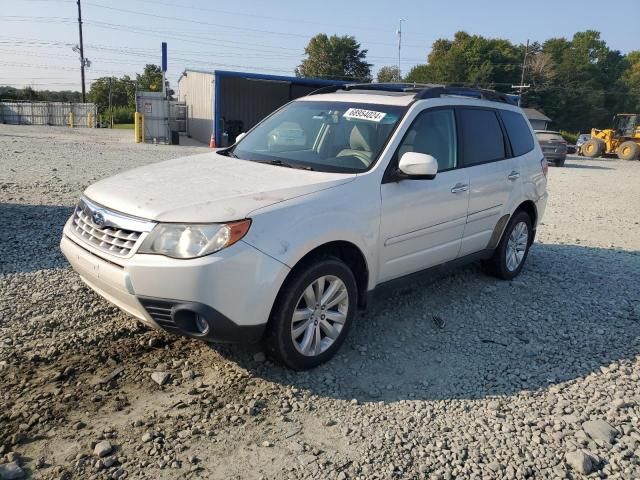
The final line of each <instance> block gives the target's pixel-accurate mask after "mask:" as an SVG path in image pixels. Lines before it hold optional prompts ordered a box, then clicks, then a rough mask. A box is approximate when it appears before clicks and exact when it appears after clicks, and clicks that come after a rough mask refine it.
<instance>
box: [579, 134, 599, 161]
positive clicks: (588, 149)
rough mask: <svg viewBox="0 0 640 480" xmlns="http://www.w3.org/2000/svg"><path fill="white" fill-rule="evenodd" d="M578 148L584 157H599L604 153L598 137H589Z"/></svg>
mask: <svg viewBox="0 0 640 480" xmlns="http://www.w3.org/2000/svg"><path fill="white" fill-rule="evenodd" d="M580 150H581V151H582V154H583V155H584V156H585V157H589V158H595V157H600V156H602V154H603V153H604V142H603V141H602V140H600V139H599V138H591V139H589V140H587V141H586V142H584V143H583V144H582V148H581V149H580Z"/></svg>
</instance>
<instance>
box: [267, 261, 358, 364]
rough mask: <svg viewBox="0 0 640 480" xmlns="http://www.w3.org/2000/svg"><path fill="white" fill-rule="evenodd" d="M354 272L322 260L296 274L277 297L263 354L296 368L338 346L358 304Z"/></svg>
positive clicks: (330, 353)
mask: <svg viewBox="0 0 640 480" xmlns="http://www.w3.org/2000/svg"><path fill="white" fill-rule="evenodd" d="M357 291H358V290H357V285H356V280H355V277H354V276H353V273H352V272H351V270H350V269H349V267H347V266H346V265H345V264H344V263H343V262H342V261H341V260H340V259H338V258H335V257H325V258H322V259H319V260H317V261H315V262H314V263H312V264H310V265H309V266H307V267H306V268H301V269H300V270H298V271H296V272H294V273H293V274H292V277H291V278H289V279H287V282H286V284H285V285H284V286H283V288H282V290H281V291H280V293H279V294H278V298H277V299H276V303H275V305H274V309H273V312H272V314H271V318H270V320H269V325H268V327H267V333H266V335H265V346H266V349H267V351H268V352H269V353H270V354H271V355H272V356H273V357H275V358H276V359H277V360H278V361H280V362H281V363H283V364H285V365H287V366H288V367H290V368H293V369H295V370H305V369H308V368H313V367H316V366H318V365H320V364H322V363H324V362H326V361H327V360H329V359H330V358H331V357H332V356H333V355H334V354H335V352H336V351H337V350H338V348H340V345H341V344H342V342H343V341H344V339H345V337H346V335H347V332H348V330H349V327H350V326H351V323H352V321H353V317H354V315H355V311H356V308H357V303H358V293H357Z"/></svg>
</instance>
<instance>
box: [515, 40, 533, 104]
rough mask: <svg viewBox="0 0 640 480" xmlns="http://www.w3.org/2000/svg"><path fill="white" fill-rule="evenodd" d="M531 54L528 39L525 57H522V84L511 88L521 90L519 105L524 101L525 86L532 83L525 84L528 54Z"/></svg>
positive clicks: (527, 86)
mask: <svg viewBox="0 0 640 480" xmlns="http://www.w3.org/2000/svg"><path fill="white" fill-rule="evenodd" d="M528 55H529V39H527V45H526V47H525V48H524V58H523V59H522V75H521V76H520V85H511V88H517V89H518V90H520V95H518V106H520V104H521V103H522V93H523V92H524V89H525V88H529V87H530V86H531V85H525V84H524V72H525V70H526V69H527V56H528Z"/></svg>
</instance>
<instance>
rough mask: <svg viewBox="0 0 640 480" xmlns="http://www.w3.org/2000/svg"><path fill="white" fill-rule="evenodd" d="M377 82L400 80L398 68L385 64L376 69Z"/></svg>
mask: <svg viewBox="0 0 640 480" xmlns="http://www.w3.org/2000/svg"><path fill="white" fill-rule="evenodd" d="M376 79H377V80H378V82H401V81H402V79H401V78H400V70H399V69H398V67H396V66H385V67H382V68H380V70H378V75H377V76H376Z"/></svg>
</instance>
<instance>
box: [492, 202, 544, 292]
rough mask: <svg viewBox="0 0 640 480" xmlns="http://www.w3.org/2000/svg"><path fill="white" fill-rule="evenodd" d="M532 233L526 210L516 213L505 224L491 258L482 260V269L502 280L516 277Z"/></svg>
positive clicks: (527, 251) (529, 218)
mask: <svg viewBox="0 0 640 480" xmlns="http://www.w3.org/2000/svg"><path fill="white" fill-rule="evenodd" d="M532 235H533V230H532V225H531V217H529V215H528V214H527V213H526V212H518V213H516V214H515V215H514V216H513V217H512V218H511V220H510V221H509V223H508V224H507V228H506V229H505V231H504V234H503V235H502V239H501V240H500V243H499V244H498V248H496V250H495V252H494V254H493V256H492V257H491V259H489V260H487V261H485V262H483V264H482V265H483V267H484V270H485V271H486V272H487V273H488V274H489V275H493V276H494V277H498V278H502V279H504V280H511V279H512V278H514V277H517V276H518V274H520V271H521V270H522V267H523V266H524V262H525V260H526V259H527V256H528V254H529V247H530V245H531V239H532Z"/></svg>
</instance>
